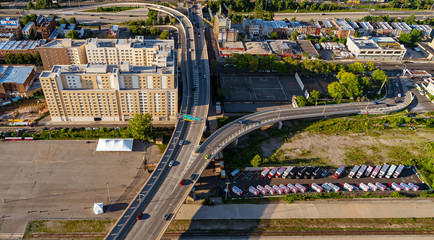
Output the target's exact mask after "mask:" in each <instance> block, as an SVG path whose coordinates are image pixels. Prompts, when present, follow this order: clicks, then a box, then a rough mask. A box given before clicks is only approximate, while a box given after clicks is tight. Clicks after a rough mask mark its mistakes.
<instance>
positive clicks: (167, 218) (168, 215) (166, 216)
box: [163, 213, 170, 221]
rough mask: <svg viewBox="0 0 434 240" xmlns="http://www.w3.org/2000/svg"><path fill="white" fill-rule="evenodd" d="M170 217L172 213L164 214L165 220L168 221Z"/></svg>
mask: <svg viewBox="0 0 434 240" xmlns="http://www.w3.org/2000/svg"><path fill="white" fill-rule="evenodd" d="M169 219H170V213H166V214H164V217H163V220H164V221H168V220H169Z"/></svg>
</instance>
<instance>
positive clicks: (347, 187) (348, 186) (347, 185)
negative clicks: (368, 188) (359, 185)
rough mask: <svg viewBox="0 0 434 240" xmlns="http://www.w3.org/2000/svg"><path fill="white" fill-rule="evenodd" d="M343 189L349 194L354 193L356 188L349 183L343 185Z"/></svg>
mask: <svg viewBox="0 0 434 240" xmlns="http://www.w3.org/2000/svg"><path fill="white" fill-rule="evenodd" d="M342 187H343V188H344V189H345V190H347V191H348V192H352V191H353V190H354V186H353V185H351V184H349V183H343V184H342Z"/></svg>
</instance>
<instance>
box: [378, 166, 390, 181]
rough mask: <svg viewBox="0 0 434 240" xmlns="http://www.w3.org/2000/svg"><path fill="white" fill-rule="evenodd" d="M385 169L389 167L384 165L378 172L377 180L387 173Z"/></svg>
mask: <svg viewBox="0 0 434 240" xmlns="http://www.w3.org/2000/svg"><path fill="white" fill-rule="evenodd" d="M387 169H389V165H387V164H384V165H383V167H382V168H381V170H380V172H379V173H378V178H382V177H384V175H385V174H386V173H387Z"/></svg>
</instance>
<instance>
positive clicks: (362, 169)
mask: <svg viewBox="0 0 434 240" xmlns="http://www.w3.org/2000/svg"><path fill="white" fill-rule="evenodd" d="M366 168H367V167H366V165H362V166H361V167H360V169H359V172H357V176H356V177H357V178H361V177H363V173H365V171H366Z"/></svg>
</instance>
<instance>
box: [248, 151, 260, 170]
mask: <svg viewBox="0 0 434 240" xmlns="http://www.w3.org/2000/svg"><path fill="white" fill-rule="evenodd" d="M261 163H262V158H261V156H259V155H258V154H256V156H255V157H254V158H253V159H252V160H251V161H250V164H251V165H252V166H253V167H259V166H260V165H261Z"/></svg>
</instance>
